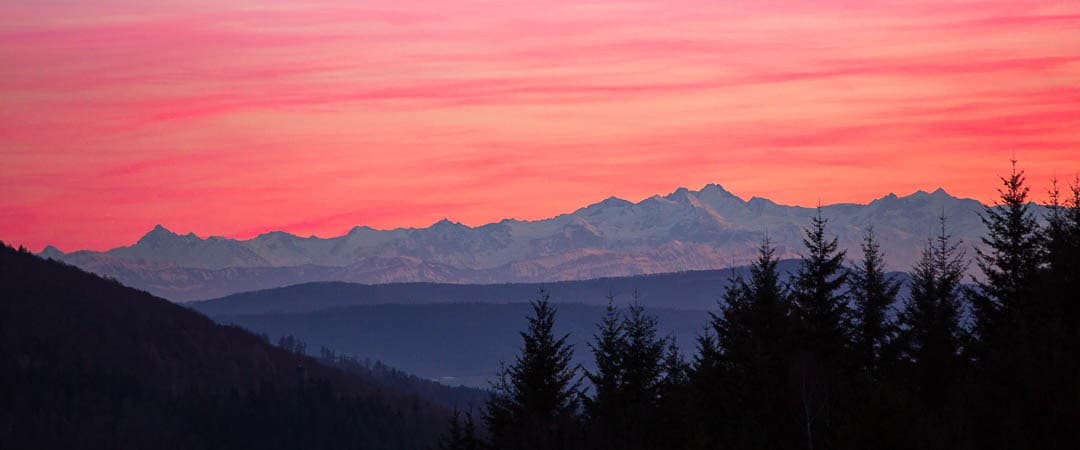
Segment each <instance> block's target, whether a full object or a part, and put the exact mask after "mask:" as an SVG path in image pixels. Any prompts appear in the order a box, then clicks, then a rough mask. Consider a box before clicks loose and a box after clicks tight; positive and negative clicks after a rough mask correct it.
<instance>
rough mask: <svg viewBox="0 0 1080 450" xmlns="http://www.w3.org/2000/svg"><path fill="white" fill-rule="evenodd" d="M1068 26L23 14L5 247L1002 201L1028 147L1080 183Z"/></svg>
mask: <svg viewBox="0 0 1080 450" xmlns="http://www.w3.org/2000/svg"><path fill="white" fill-rule="evenodd" d="M151 3H152V4H153V6H150V5H148V4H151ZM266 4H270V5H271V6H266ZM541 5H542V6H541ZM1078 30H1080V2H1064V1H1023V0H986V1H978V0H972V1H966V0H965V1H948V2H942V1H921V0H916V1H912V2H892V1H888V2H885V1H850V2H849V1H838V0H827V1H802V0H796V1H722V2H718V1H699V0H675V1H666V2H649V1H624V0H595V1H552V2H539V3H538V2H506V1H500V2H495V1H464V0H436V1H430V0H429V1H417V0H401V1H392V2H373V1H345V0H314V1H306V0H305V1H300V0H283V1H276V2H255V1H248V0H244V1H230V2H220V1H213V2H211V1H199V0H195V1H160V2H143V1H135V0H104V1H99V2H68V1H60V0H38V1H32V2H6V3H4V4H2V5H0V97H2V98H3V101H2V102H0V163H2V167H3V169H2V170H0V192H2V194H3V195H2V196H0V240H3V241H5V242H9V243H13V244H23V245H26V246H27V247H30V248H31V249H33V250H35V251H36V250H40V249H41V247H43V246H44V245H46V244H54V245H57V246H58V247H60V248H61V249H62V250H65V251H71V250H76V249H86V248H89V249H105V248H109V247H114V246H118V245H125V244H128V243H131V242H133V241H134V240H135V239H137V238H138V236H140V235H141V234H143V233H145V232H146V231H147V230H149V229H150V228H151V227H152V226H153V225H154V224H157V223H161V224H164V225H165V226H166V227H168V228H169V229H171V230H173V231H176V232H182V233H187V232H189V231H190V232H195V233H196V234H198V235H200V236H206V235H224V236H230V237H240V238H246V237H251V236H254V235H256V234H258V233H261V232H265V231H268V230H285V231H289V232H292V233H296V234H300V235H309V234H316V235H320V236H333V235H339V234H343V233H345V232H346V231H347V230H348V229H349V228H351V227H353V226H356V225H369V226H373V227H377V228H389V227H423V226H427V225H429V224H431V223H432V222H435V221H436V220H439V219H441V218H443V217H447V218H449V219H451V220H454V221H459V222H463V223H466V224H469V225H480V224H483V223H487V222H491V221H497V220H499V219H502V218H506V217H513V218H518V219H537V218H544V217H549V216H552V215H555V214H559V213H562V212H569V211H572V210H574V209H576V208H578V207H581V206H584V205H586V204H588V203H592V202H595V201H599V200H601V199H603V198H605V197H608V196H612V195H614V196H618V197H622V198H626V199H630V200H635V201H636V200H640V199H641V198H644V197H647V196H650V195H653V194H657V193H661V194H663V193H667V192H670V191H672V190H674V189H675V188H677V187H679V186H686V187H689V188H693V189H697V188H699V187H701V186H702V185H704V184H706V183H719V184H721V185H723V186H724V187H725V188H726V189H728V190H730V191H732V192H734V193H735V194H737V195H740V196H742V197H744V198H750V197H752V196H758V197H766V198H770V199H772V200H774V201H777V202H779V203H787V204H801V205H813V204H817V203H818V202H819V201H820V202H823V203H839V202H866V201H869V200H872V199H874V198H876V197H879V196H882V195H885V194H887V193H889V192H896V193H897V194H901V195H903V194H908V193H910V192H913V191H915V190H918V189H924V190H933V189H935V188H937V187H939V186H940V187H943V188H945V189H946V190H947V191H948V192H949V193H951V194H953V195H957V196H963V197H971V198H976V199H979V200H982V201H991V200H992V199H993V197H994V195H995V189H996V187H997V182H996V176H997V175H999V174H1001V173H1003V172H1005V171H1007V170H1008V164H1009V160H1010V159H1011V158H1012V157H1013V156H1014V155H1015V157H1016V158H1017V159H1019V160H1020V162H1021V164H1022V166H1023V167H1024V168H1025V169H1026V170H1027V172H1028V176H1029V179H1030V181H1031V183H1032V186H1033V189H1034V191H1033V194H1034V195H1035V197H1036V198H1037V199H1043V198H1045V191H1046V189H1047V188H1048V187H1049V179H1050V178H1051V177H1052V176H1054V175H1056V176H1058V177H1059V178H1062V179H1063V180H1071V179H1072V178H1073V176H1074V175H1076V174H1077V173H1078V171H1080V31H1078Z"/></svg>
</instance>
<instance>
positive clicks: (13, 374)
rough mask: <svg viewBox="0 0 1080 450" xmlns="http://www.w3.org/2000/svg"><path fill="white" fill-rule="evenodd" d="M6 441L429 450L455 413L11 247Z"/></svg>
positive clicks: (2, 443)
mask: <svg viewBox="0 0 1080 450" xmlns="http://www.w3.org/2000/svg"><path fill="white" fill-rule="evenodd" d="M0 286H2V289H3V301H2V302H0V305H2V308H0V333H2V336H0V337H2V339H0V448H12V449H15V448H36V449H50V448H63V449H71V448H112V449H123V448H133V449H145V448H158V449H170V448H185V449H190V448H297V449H301V448H303V449H310V448H346V447H362V448H384V449H399V448H429V447H430V446H431V445H432V444H433V443H434V442H435V439H436V437H437V435H438V433H440V432H441V430H442V428H443V426H444V420H445V417H446V413H445V410H442V409H440V408H438V407H435V406H432V405H431V404H430V403H428V402H426V401H423V400H420V399H418V398H416V397H412V396H409V395H404V394H399V393H396V392H393V391H390V390H387V389H385V388H380V387H375V386H373V385H371V384H369V383H367V382H365V381H363V380H362V379H360V378H358V377H356V376H352V375H348V374H345V373H342V372H340V371H338V370H336V369H331V368H327V367H325V366H323V365H320V364H318V363H316V362H315V360H314V359H311V358H308V357H305V356H301V355H297V354H294V353H290V352H288V351H286V350H283V349H280V348H277V347H273V346H271V345H270V344H269V343H268V342H266V341H264V340H263V339H262V338H260V337H257V336H255V335H253V334H251V333H249V332H247V331H244V330H242V329H240V328H236V327H227V326H219V325H216V324H214V323H213V322H212V321H210V320H209V319H207V318H206V317H204V316H202V315H200V314H199V313H197V312H194V311H191V310H189V309H186V308H183V307H180V306H177V305H174V304H172V303H170V302H168V301H166V300H162V299H159V298H155V297H153V296H151V295H149V294H147V293H145V292H141V291H136V290H134V289H130V288H127V287H125V286H122V285H120V284H119V283H117V282H115V281H110V280H104V279H101V278H99V277H97V276H95V275H91V274H88V273H85V272H83V271H81V270H79V269H76V268H74V267H72V266H68V265H65V264H63V263H59V262H56V261H47V260H43V259H41V258H39V257H37V256H34V255H31V254H29V253H25V252H19V251H16V250H13V249H11V248H9V247H6V246H0Z"/></svg>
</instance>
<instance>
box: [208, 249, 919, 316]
mask: <svg viewBox="0 0 1080 450" xmlns="http://www.w3.org/2000/svg"><path fill="white" fill-rule="evenodd" d="M798 267H799V261H798V260H785V261H781V263H780V271H781V272H782V273H790V272H794V271H795V270H797V269H798ZM736 275H737V276H743V277H746V276H749V269H748V268H747V267H745V266H741V267H734V268H728V269H720V270H699V271H689V272H675V273H662V274H652V275H635V276H628V277H610V278H596V279H591V280H575V281H558V282H553V283H544V284H543V287H544V288H546V289H547V290H548V291H550V292H551V298H552V301H554V302H558V303H583V304H590V305H601V306H602V305H606V304H607V296H608V295H609V294H611V295H616V296H617V297H619V298H620V299H623V300H625V299H626V298H628V296H630V295H631V294H632V293H633V292H635V291H636V292H637V293H638V295H639V301H640V303H641V304H643V305H645V306H648V307H652V308H674V309H693V310H702V311H703V310H712V309H715V308H716V304H717V303H716V302H717V301H718V300H719V299H720V296H721V294H723V292H724V289H725V288H726V287H727V285H728V282H729V281H730V280H731V277H732V276H736ZM897 275H898V276H899V274H897ZM540 286H541V284H539V283H504V284H454V283H386V284H359V283H343V282H325V283H305V284H299V285H294V286H287V287H282V288H275V289H266V290H260V291H252V292H244V293H240V294H233V295H229V296H225V297H221V298H217V299H212V300H203V301H197V302H191V303H188V304H187V306H188V307H191V308H194V309H195V310H197V311H200V312H202V313H204V314H207V315H209V316H221V315H234V314H261V313H271V312H274V313H278V312H281V313H292V312H310V311H316V310H320V309H326V308H337V307H344V306H356V305H379V304H390V303H393V304H428V303H519V302H526V301H528V300H529V299H531V298H533V297H535V296H536V292H537V289H538V288H539V287H540Z"/></svg>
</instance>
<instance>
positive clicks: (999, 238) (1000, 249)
mask: <svg viewBox="0 0 1080 450" xmlns="http://www.w3.org/2000/svg"><path fill="white" fill-rule="evenodd" d="M1012 164H1013V167H1012V173H1011V174H1010V175H1009V176H1008V177H1002V178H1001V181H1002V184H1003V185H1004V188H1003V189H999V190H998V193H999V194H1000V196H1001V198H1000V201H999V203H997V204H995V205H994V206H988V207H986V209H985V210H984V211H983V215H982V221H983V224H984V225H986V228H987V235H986V237H984V238H982V242H983V244H984V245H985V246H986V247H987V249H986V250H983V249H976V254H977V260H978V266H979V269H981V270H982V273H983V277H984V279H976V283H977V286H978V289H976V290H974V291H973V292H972V293H971V295H970V297H971V301H972V306H973V307H974V313H975V326H976V328H975V331H976V336H977V337H978V338H979V342H980V343H981V344H982V345H980V346H979V347H978V348H979V349H981V351H982V352H983V353H985V352H987V351H992V349H993V348H994V347H996V346H999V345H1005V344H1008V343H1010V342H1015V340H1016V339H1023V337H1020V336H1015V335H1014V332H1016V331H1020V330H1019V328H1027V327H1028V326H1031V325H1034V324H1028V323H1026V321H1027V320H1029V319H1033V318H1034V317H1033V316H1032V314H1033V313H1034V311H1033V308H1034V306H1035V305H1033V304H1031V303H1030V301H1031V300H1034V299H1033V298H1032V296H1033V295H1032V294H1033V292H1032V291H1033V288H1034V287H1035V283H1036V282H1037V279H1038V277H1039V270H1040V269H1041V268H1042V266H1043V261H1044V260H1045V258H1044V255H1043V249H1044V247H1043V245H1042V238H1043V236H1042V233H1041V229H1040V227H1039V224H1038V221H1036V219H1035V217H1034V215H1033V214H1032V213H1031V211H1030V205H1029V203H1028V192H1029V188H1028V187H1027V186H1025V184H1024V183H1025V179H1024V172H1023V171H1022V170H1020V171H1018V170H1017V169H1016V161H1013V162H1012ZM1021 322H1024V323H1021ZM981 356H987V355H981Z"/></svg>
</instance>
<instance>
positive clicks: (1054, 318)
mask: <svg viewBox="0 0 1080 450" xmlns="http://www.w3.org/2000/svg"><path fill="white" fill-rule="evenodd" d="M1001 182H1002V185H1001V188H1000V189H999V193H1000V200H999V201H998V202H997V204H995V205H993V206H990V207H987V208H986V209H985V211H983V213H982V218H983V222H984V224H985V225H986V228H987V234H986V237H985V238H983V239H982V245H981V246H978V250H976V252H975V254H974V255H967V254H966V253H965V251H964V250H963V248H962V247H961V242H959V241H958V240H956V239H954V238H953V237H952V236H951V235H950V234H949V231H948V223H947V220H946V218H945V217H944V213H943V214H942V216H941V218H940V220H939V222H938V223H937V224H934V231H933V232H932V233H931V236H930V237H929V238H928V239H927V242H926V244H925V245H924V247H923V249H922V253H921V258H920V259H919V260H918V262H917V263H916V264H915V265H914V267H912V268H911V269H910V271H909V273H910V281H908V286H907V294H905V295H903V296H901V294H900V293H901V282H900V281H898V280H896V279H895V278H893V277H890V276H889V275H888V274H887V272H886V270H885V258H886V255H884V254H883V252H882V250H881V247H880V246H879V245H878V242H877V240H876V237H875V235H874V232H873V229H872V228H870V229H868V230H867V232H866V234H865V236H864V238H863V242H862V245H861V255H859V256H858V257H856V258H852V257H850V256H849V255H848V254H847V253H846V252H845V251H844V250H841V249H839V247H838V244H837V238H836V237H835V236H833V235H831V234H830V233H829V230H828V220H827V219H826V218H825V217H823V216H822V214H821V211H820V209H819V211H818V214H817V215H816V216H815V217H813V218H812V219H811V220H810V222H809V224H808V226H807V227H806V228H805V230H804V231H805V233H804V239H803V244H804V247H805V251H804V253H803V257H802V264H801V266H800V268H799V270H798V271H797V272H796V273H794V274H793V276H792V277H791V278H790V279H789V280H788V281H787V282H784V281H782V280H783V278H782V276H781V273H780V272H779V270H778V269H777V263H778V260H777V257H776V255H775V249H774V247H773V245H772V244H771V242H770V241H769V239H768V236H765V237H764V238H763V239H762V242H761V245H760V248H759V250H758V255H757V258H756V260H755V261H754V262H753V264H752V266H751V271H750V275H749V276H748V277H737V276H733V278H734V279H733V280H732V283H731V286H730V287H729V288H727V289H726V290H725V292H724V294H723V297H722V299H721V301H719V302H718V311H715V312H713V313H711V318H710V322H709V325H708V327H707V328H706V330H705V331H704V332H703V333H702V334H701V335H700V336H698V337H697V338H696V342H695V347H696V348H695V351H694V352H693V356H692V358H690V359H689V360H686V359H684V357H683V356H682V353H681V352H680V351H679V348H678V347H677V345H676V342H675V339H674V337H671V336H659V335H658V332H657V323H656V319H655V318H654V317H653V316H651V315H649V314H648V312H647V311H646V310H645V309H644V308H642V307H641V306H640V305H638V304H637V303H636V302H635V303H632V304H631V305H630V306H628V307H626V308H618V307H616V306H615V304H614V302H613V301H609V307H608V309H607V313H606V315H605V316H604V318H603V319H602V320H601V321H600V323H598V324H597V329H596V333H595V335H594V336H593V340H592V342H591V344H590V345H589V349H588V350H589V351H591V352H592V354H593V358H594V360H595V369H594V370H591V371H586V370H584V369H582V368H581V367H578V366H576V365H574V364H572V363H571V358H572V355H573V352H574V351H576V350H577V349H574V348H573V347H572V346H571V345H569V344H568V343H567V336H566V335H562V336H560V335H557V334H556V333H555V332H554V324H555V318H556V308H555V307H554V306H553V305H552V304H551V303H550V301H549V298H548V295H547V293H546V292H544V291H543V290H541V293H540V295H539V297H538V298H537V299H536V300H534V301H533V302H532V313H531V316H530V317H529V322H528V327H527V329H526V330H524V331H523V332H521V338H522V343H523V345H522V348H521V351H520V352H519V354H518V355H517V356H516V357H515V359H514V360H513V361H511V362H510V363H509V364H508V365H505V366H504V368H503V370H502V371H501V373H500V377H499V379H498V381H497V382H496V383H495V384H494V385H493V388H494V389H493V390H494V391H495V393H494V395H493V396H492V397H491V399H490V400H489V401H488V403H487V404H486V407H485V408H483V409H482V410H481V411H478V412H477V414H478V417H477V418H475V419H474V417H473V413H472V412H471V411H470V412H466V413H464V414H455V415H454V417H453V419H452V420H451V423H450V429H449V431H448V432H447V434H446V436H445V437H444V442H443V448H446V449H453V450H457V449H499V450H529V449H538V450H539V449H626V450H638V449H640V450H646V449H833V448H836V449H866V448H879V449H888V448H898V449H899V448H904V449H907V448H922V449H986V448H991V449H992V448H1003V449H1004V448H1008V449H1024V448H1033V449H1051V448H1077V447H1076V445H1077V444H1078V443H1080V439H1078V434H1080V430H1077V425H1078V424H1080V414H1078V412H1080V366H1078V355H1080V181H1077V182H1074V183H1073V184H1072V185H1071V186H1070V188H1069V189H1068V190H1067V192H1066V193H1062V192H1060V191H1059V190H1058V188H1057V183H1056V182H1055V183H1054V188H1053V189H1052V190H1051V192H1050V197H1049V204H1048V207H1049V209H1048V211H1049V213H1048V215H1047V216H1046V217H1042V218H1039V217H1035V216H1034V214H1033V213H1032V211H1031V210H1030V205H1031V203H1030V201H1029V188H1028V187H1027V185H1026V180H1025V176H1024V173H1023V171H1020V170H1017V168H1016V163H1015V162H1014V163H1013V170H1012V172H1011V173H1010V174H1009V175H1008V176H1005V177H1003V178H1002V179H1001ZM1040 219H1041V220H1040ZM972 263H974V266H972V267H969V266H970V265H971V264H972ZM969 268H970V269H977V270H974V271H972V272H976V273H978V275H977V276H971V277H967V276H966V275H965V274H967V273H969ZM609 300H610V299H609Z"/></svg>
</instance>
